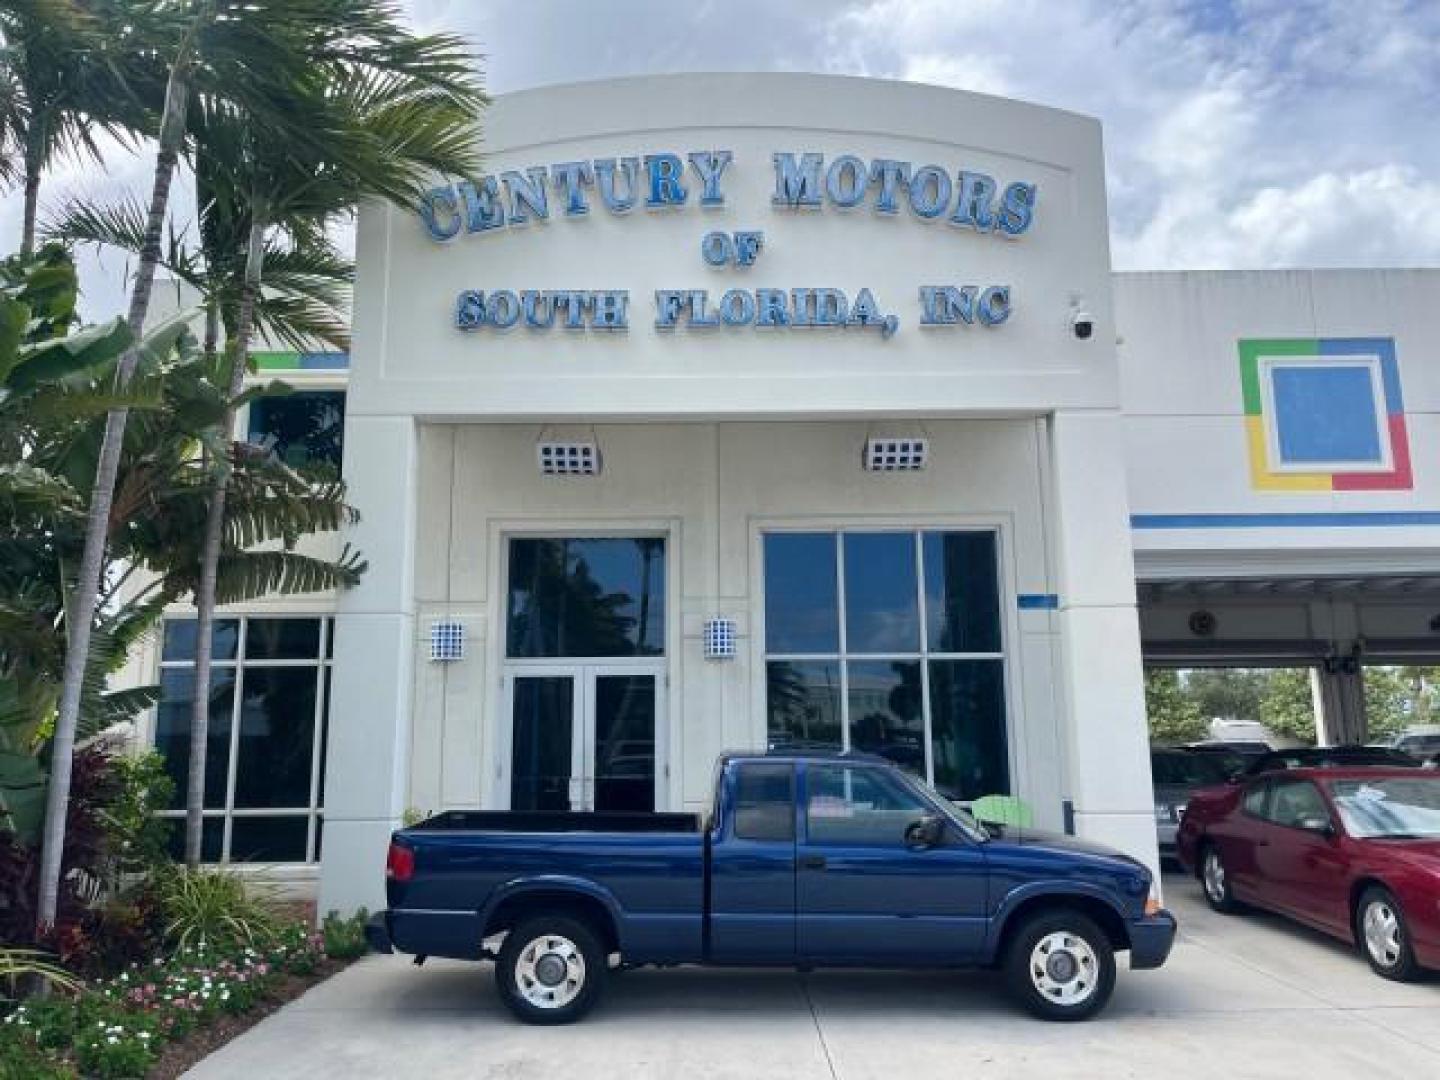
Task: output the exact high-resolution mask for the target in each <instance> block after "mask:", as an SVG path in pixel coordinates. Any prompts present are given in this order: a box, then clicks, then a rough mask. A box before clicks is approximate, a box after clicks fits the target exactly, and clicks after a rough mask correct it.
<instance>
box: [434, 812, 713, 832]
mask: <svg viewBox="0 0 1440 1080" xmlns="http://www.w3.org/2000/svg"><path fill="white" fill-rule="evenodd" d="M456 831H465V832H518V833H698V832H699V831H700V818H699V816H698V815H696V814H600V813H593V812H592V813H578V814H567V813H531V812H526V811H511V810H447V811H445V812H444V813H441V814H436V815H435V816H434V817H430V818H426V819H425V820H424V821H422V822H420V823H419V824H418V825H413V826H411V827H410V828H409V829H407V830H406V832H456Z"/></svg>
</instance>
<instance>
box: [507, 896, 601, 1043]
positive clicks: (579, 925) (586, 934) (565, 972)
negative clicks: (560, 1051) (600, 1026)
mask: <svg viewBox="0 0 1440 1080" xmlns="http://www.w3.org/2000/svg"><path fill="white" fill-rule="evenodd" d="M607 961H608V957H607V956H606V953H605V947H604V946H603V945H602V944H601V943H600V938H599V937H598V936H597V935H596V933H595V931H594V930H593V929H591V928H590V927H589V926H588V925H587V924H586V923H584V922H581V921H580V920H578V919H574V918H571V917H569V916H566V915H537V916H535V917H534V918H530V919H526V920H525V921H524V922H523V923H520V924H519V925H518V926H516V927H515V928H514V929H512V930H511V931H510V932H509V933H508V934H506V935H505V944H504V945H502V946H501V947H500V959H499V960H497V961H496V963H495V982H496V985H497V986H498V988H499V990H500V999H501V1000H502V1001H504V1002H505V1005H506V1007H507V1008H509V1010H510V1011H511V1012H512V1013H514V1014H515V1015H516V1016H517V1017H518V1018H519V1019H521V1020H523V1021H525V1023H527V1024H570V1023H574V1022H575V1021H576V1020H579V1019H580V1018H581V1017H582V1016H584V1015H585V1014H586V1013H588V1012H589V1011H590V1010H591V1009H592V1008H594V1007H595V1003H596V1002H597V1001H599V1000H600V994H601V991H602V990H603V989H604V986H605V978H606V975H607V970H606V969H607V967H608V963H607ZM552 980H553V981H552Z"/></svg>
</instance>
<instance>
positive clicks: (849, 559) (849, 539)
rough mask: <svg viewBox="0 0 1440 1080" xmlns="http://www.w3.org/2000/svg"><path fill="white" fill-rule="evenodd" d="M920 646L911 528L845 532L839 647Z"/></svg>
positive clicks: (884, 649) (890, 649)
mask: <svg viewBox="0 0 1440 1080" xmlns="http://www.w3.org/2000/svg"><path fill="white" fill-rule="evenodd" d="M919 649H920V605H919V598H918V596H917V595H916V589H915V535H914V534H913V533H894V532H890V533H846V534H845V650H846V651H847V652H852V653H905V652H910V653H913V652H918V651H919Z"/></svg>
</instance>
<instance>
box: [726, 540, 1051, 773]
mask: <svg viewBox="0 0 1440 1080" xmlns="http://www.w3.org/2000/svg"><path fill="white" fill-rule="evenodd" d="M963 532H969V533H988V534H989V535H991V536H992V537H993V538H994V542H995V586H996V608H997V611H996V617H997V619H998V622H999V634H1000V648H999V651H994V652H947V651H939V650H935V651H932V650H931V649H930V647H929V645H930V635H929V611H928V609H927V605H926V594H925V588H926V582H925V544H924V537H925V535H926V534H927V533H963ZM783 533H791V534H793V533H825V534H830V535H832V536H833V538H834V542H835V574H836V584H837V592H836V605H837V607H836V614H837V619H838V623H839V625H838V627H837V646H838V651H837V652H833V653H830V652H819V653H809V652H807V653H771V652H770V651H769V649H768V642H767V627H766V617H765V604H766V580H765V539H766V537H767V536H770V535H775V534H783ZM848 533H898V534H901V535H906V536H910V537H912V538H913V539H914V550H915V575H916V577H915V588H916V601H917V604H918V610H917V615H918V643H919V649H918V650H917V651H909V652H907V651H896V652H886V653H851V652H849V650H848V641H847V631H848V627H847V626H846V623H847V621H848V618H847V612H846V594H845V544H844V537H845V535H846V534H848ZM1008 541H1009V530H1008V529H1007V528H1006V527H1005V523H1004V522H1003V521H1000V520H996V519H994V518H979V517H954V516H950V517H943V518H919V517H913V518H912V517H906V518H898V519H896V518H885V519H877V520H866V519H863V518H844V519H833V518H810V519H806V518H783V519H756V520H753V521H752V523H751V551H752V563H751V567H752V569H751V597H752V607H751V610H752V618H753V624H754V626H755V632H754V633H753V635H752V645H751V657H752V663H753V664H754V670H755V671H756V672H757V673H758V674H757V676H756V677H755V678H754V679H753V680H752V686H753V693H752V702H753V706H754V709H755V716H756V721H755V724H756V728H757V730H756V738H757V740H758V745H761V746H765V745H769V740H770V731H769V701H768V682H769V676H768V672H769V664H770V663H771V662H772V661H780V662H793V663H800V662H806V661H809V662H820V663H835V664H837V665H838V667H839V670H840V684H839V685H840V689H839V697H840V725H841V746H840V749H842V750H849V749H850V727H851V724H850V678H849V664H850V663H852V662H862V663H863V662H865V661H878V662H881V663H884V662H891V661H914V662H918V663H919V664H920V695H921V720H922V724H923V732H924V735H923V738H924V751H925V772H924V774H923V775H922V776H919V777H918V779H920V780H922V781H923V782H924V783H925V784H927V785H928V786H930V787H931V788H932V789H933V788H934V779H935V755H934V747H933V738H934V725H933V711H932V705H931V700H930V698H931V693H930V662H931V661H932V660H934V661H966V660H974V661H992V662H998V663H999V665H1000V692H1001V696H1002V699H1003V701H1002V718H1003V723H1004V732H1005V766H1006V772H1007V781H1008V783H1007V786H1008V789H1009V793H1011V794H1013V793H1014V792H1015V790H1016V789H1017V786H1018V785H1017V778H1018V777H1020V776H1022V775H1024V769H1025V766H1026V762H1025V761H1024V757H1023V754H1024V748H1023V747H1021V746H1020V745H1018V742H1019V740H1017V739H1016V737H1015V731H1016V723H1017V719H1016V717H1017V713H1016V710H1017V708H1018V705H1017V702H1016V700H1015V697H1016V687H1017V686H1018V676H1017V672H1016V671H1015V668H1014V665H1015V663H1016V655H1015V654H1016V648H1015V644H1014V643H1015V642H1017V641H1018V640H1019V638H1018V632H1019V631H1018V626H1017V625H1016V624H1015V622H1014V620H1015V618H1016V615H1017V609H1016V601H1015V596H1016V589H1015V583H1014V581H1013V577H1012V573H1013V566H1014V559H1013V555H1012V553H1011V552H1010V550H1009V547H1008Z"/></svg>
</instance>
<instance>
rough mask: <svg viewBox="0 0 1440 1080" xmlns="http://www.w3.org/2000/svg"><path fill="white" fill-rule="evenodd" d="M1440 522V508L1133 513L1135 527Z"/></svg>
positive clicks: (1360, 526)
mask: <svg viewBox="0 0 1440 1080" xmlns="http://www.w3.org/2000/svg"><path fill="white" fill-rule="evenodd" d="M1413 525H1440V511H1434V510H1395V511H1384V510H1377V511H1356V512H1353V513H1332V514H1132V515H1131V517H1130V527H1131V528H1132V529H1373V528H1403V527H1405V526H1413Z"/></svg>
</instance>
